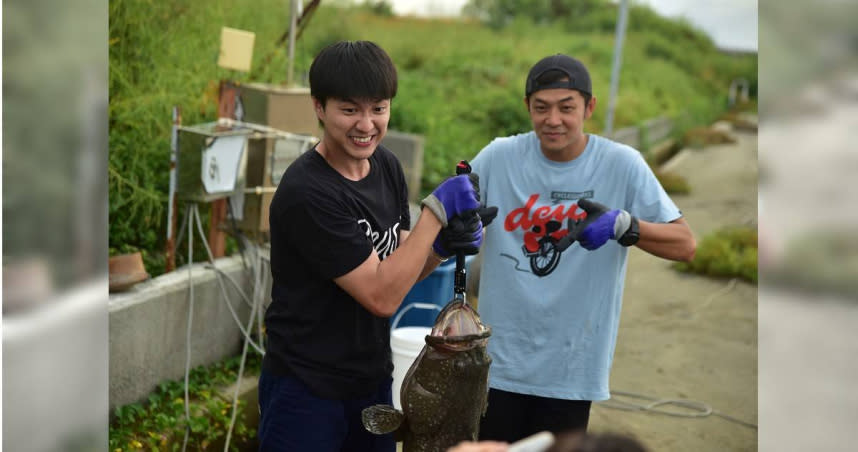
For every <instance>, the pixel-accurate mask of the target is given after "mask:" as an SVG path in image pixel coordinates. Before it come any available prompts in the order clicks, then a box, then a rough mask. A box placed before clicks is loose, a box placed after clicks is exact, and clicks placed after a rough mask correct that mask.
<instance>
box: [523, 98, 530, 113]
mask: <svg viewBox="0 0 858 452" xmlns="http://www.w3.org/2000/svg"><path fill="white" fill-rule="evenodd" d="M524 108H526V109H527V111H528V112H530V99H529V98H528V97H527V96H524Z"/></svg>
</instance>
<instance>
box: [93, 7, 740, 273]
mask: <svg viewBox="0 0 858 452" xmlns="http://www.w3.org/2000/svg"><path fill="white" fill-rule="evenodd" d="M251 5H252V6H251ZM612 8H614V7H611V6H605V7H603V9H601V10H600V11H598V12H596V13H593V17H592V20H588V18H577V19H576V21H575V24H570V23H568V22H567V23H563V22H562V21H557V22H555V23H552V24H540V25H535V24H534V23H533V22H531V21H530V20H529V19H524V18H516V19H513V20H512V21H511V22H510V23H508V24H506V26H505V27H503V28H497V27H495V28H490V27H488V26H484V25H482V24H481V23H479V22H477V21H471V20H450V19H446V20H422V19H416V18H396V17H387V16H384V15H374V14H373V13H372V12H371V10H370V9H369V8H366V7H363V8H361V7H355V8H352V9H340V8H337V7H333V6H323V7H322V8H320V9H319V10H318V11H317V12H316V14H315V15H314V16H313V18H312V20H311V21H310V24H309V27H308V28H307V29H306V30H305V32H304V34H303V35H302V36H301V39H300V40H299V42H298V44H297V46H296V51H297V57H296V62H295V69H296V80H297V81H298V82H299V83H301V82H302V81H304V80H306V77H305V75H304V74H306V71H307V69H308V67H309V65H310V62H311V61H312V58H313V56H314V55H315V54H316V53H317V52H318V51H319V50H320V49H321V48H322V47H324V46H325V45H327V44H329V43H331V42H334V41H336V40H340V39H368V40H373V41H376V42H378V43H379V44H380V45H381V46H382V47H384V48H385V49H386V50H387V51H388V52H389V53H390V55H391V57H392V58H393V60H394V62H395V63H396V64H397V68H398V70H399V76H400V89H399V94H398V95H397V97H396V99H395V100H394V104H393V105H394V106H393V109H392V119H391V128H393V129H397V130H402V131H406V132H413V133H419V134H423V135H425V161H424V174H423V188H424V189H428V188H430V187H433V186H434V185H435V184H437V183H438V182H439V181H440V180H442V178H443V177H445V176H446V175H447V174H449V173H450V169H451V168H452V165H453V164H454V163H455V161H457V160H459V159H462V158H471V157H473V156H474V155H475V154H476V153H477V152H478V151H479V150H480V149H481V148H482V147H483V146H485V145H486V144H487V143H488V142H489V141H490V140H491V139H492V138H493V137H495V136H499V135H507V134H512V133H516V132H520V131H526V130H528V129H529V127H530V123H529V119H528V116H527V113H526V111H525V109H524V105H523V103H522V100H521V98H522V96H523V85H524V78H525V76H526V73H527V70H528V69H529V68H530V66H531V65H532V64H533V63H534V62H535V61H537V60H538V59H539V58H541V57H543V56H545V55H549V54H552V53H556V52H565V53H569V54H571V55H574V56H576V57H577V58H579V59H581V60H582V61H583V62H584V63H585V64H587V65H588V66H589V67H590V70H591V75H592V78H593V89H594V91H595V94H596V96H597V98H598V100H599V103H598V105H597V109H596V113H595V116H594V118H593V119H592V120H591V121H589V123H588V125H587V127H588V128H589V130H590V131H592V132H599V131H601V129H602V127H603V122H604V115H605V111H606V107H607V102H608V90H609V82H610V73H611V60H612V53H613V46H614V43H613V39H614V38H613V27H614V25H613V23H614V22H613V20H614V17H615V12H614V10H613V9H612ZM576 24H577V25H576ZM581 24H586V26H581ZM221 26H229V27H233V28H239V29H244V30H249V31H253V32H255V33H256V44H255V49H254V58H253V69H252V71H251V73H249V74H243V73H237V72H233V71H229V70H224V69H220V68H218V67H217V65H216V60H217V54H218V49H219V45H220V43H219V36H220V27H221ZM287 26H288V15H287V13H286V11H285V6H284V3H283V2H282V1H281V0H256V1H254V2H252V3H250V2H242V1H237V0H207V1H202V0H176V1H172V2H158V1H151V0H112V1H111V2H110V47H109V49H110V95H111V98H110V162H109V165H110V168H109V170H110V214H111V219H110V246H111V248H114V249H122V248H127V247H129V246H132V247H136V248H140V249H143V250H144V251H146V252H147V266H148V267H149V268H150V272H153V273H155V274H157V273H158V268H157V267H158V265H160V260H161V257H160V256H159V254H160V250H161V249H163V237H164V228H165V221H164V220H165V216H166V213H165V211H166V209H165V206H166V199H167V190H168V181H169V177H168V164H169V149H170V146H169V139H170V124H171V119H170V108H171V106H172V105H179V106H180V107H181V108H182V110H183V123H185V124H194V123H200V122H205V121H212V120H214V119H216V118H215V116H216V114H215V113H216V103H217V82H218V80H220V79H234V80H238V81H261V82H268V83H284V82H285V80H286V67H287V62H286V50H285V48H283V47H280V48H275V46H274V44H275V42H276V40H277V38H278V37H279V36H280V35H281V34H282V33H283V32H284V31H285V30H286V27H287ZM756 63H757V59H756V56H742V57H736V56H728V55H725V54H722V53H720V52H718V51H717V49H715V47H714V45H713V44H712V43H711V41H709V40H708V38H706V37H705V36H703V35H702V34H701V33H700V32H699V31H697V30H694V29H692V28H691V27H689V26H688V25H687V24H684V23H681V22H673V21H668V20H666V19H662V18H660V17H658V16H656V15H655V14H654V13H652V11H650V10H648V9H645V8H641V7H636V8H635V9H634V10H633V11H632V14H631V16H630V21H629V30H628V32H627V34H626V42H625V49H624V55H623V69H622V72H621V81H620V93H619V98H618V101H617V109H616V112H615V123H614V126H615V129H616V128H620V127H624V126H628V125H636V124H639V123H640V122H642V121H644V120H646V119H649V118H653V117H656V116H662V115H667V116H672V117H677V118H680V117H683V118H686V119H685V120H684V121H686V122H685V123H687V124H688V125H691V124H693V123H695V122H696V123H705V122H706V121H708V120H710V119H712V118H713V117H714V116H715V115H717V114H718V113H720V111H721V110H723V109H724V108H725V107H726V98H727V88H728V86H729V84H730V81H731V80H732V79H733V78H735V77H739V76H741V77H744V78H746V79H748V80H750V81H751V85H752V87H753V88H754V93H755V92H756V80H757V78H756ZM153 267H154V268H153Z"/></svg>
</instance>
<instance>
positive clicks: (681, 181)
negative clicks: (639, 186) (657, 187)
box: [655, 170, 691, 195]
mask: <svg viewBox="0 0 858 452" xmlns="http://www.w3.org/2000/svg"><path fill="white" fill-rule="evenodd" d="M655 177H657V178H658V181H659V183H661V186H662V187H664V191H666V192H668V193H669V194H671V195H687V194H689V193H691V186H690V185H688V180H687V179H686V178H685V177H683V176H681V175H679V174H676V173H674V172H670V171H660V170H656V171H655Z"/></svg>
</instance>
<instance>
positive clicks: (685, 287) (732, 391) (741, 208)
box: [590, 131, 758, 451]
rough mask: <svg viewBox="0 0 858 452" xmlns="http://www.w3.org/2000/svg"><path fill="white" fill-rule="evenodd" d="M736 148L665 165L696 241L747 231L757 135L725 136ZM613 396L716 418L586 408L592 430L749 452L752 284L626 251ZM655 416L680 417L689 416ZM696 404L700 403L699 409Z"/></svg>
mask: <svg viewBox="0 0 858 452" xmlns="http://www.w3.org/2000/svg"><path fill="white" fill-rule="evenodd" d="M733 134H734V135H735V136H736V138H737V139H738V142H737V143H735V144H725V145H715V146H708V147H706V148H705V149H702V150H685V151H683V152H682V153H680V154H679V155H678V156H677V157H675V158H674V159H673V160H671V162H669V163H668V165H667V166H668V168H669V169H671V170H672V171H676V172H678V173H680V174H682V175H684V176H685V177H686V178H687V179H688V181H689V183H690V184H691V187H692V192H691V194H690V195H686V196H674V197H673V199H674V201H675V202H676V203H677V205H678V206H679V207H680V209H682V211H683V214H684V215H685V217H686V219H687V220H688V222H689V223H690V224H691V227H692V229H693V230H694V232H695V235H696V237H697V239H698V241H699V240H701V239H702V238H703V237H704V236H705V235H706V234H707V233H709V232H711V231H713V230H715V229H718V228H720V227H723V226H728V225H741V224H745V225H756V219H757V180H758V178H757V135H756V133H752V132H739V131H734V132H733ZM611 390H612V392H613V393H614V394H615V396H614V401H624V402H632V403H638V404H641V403H642V404H646V403H649V402H650V401H651V400H643V399H635V398H632V397H628V396H622V397H619V396H618V395H617V393H618V392H619V391H622V392H627V393H634V394H639V395H641V396H646V397H650V398H653V399H687V400H693V401H696V402H700V403H702V404H705V406H706V407H709V408H711V409H712V410H714V411H715V413H720V414H723V415H725V416H729V417H731V418H733V419H735V420H736V421H731V420H728V419H726V418H725V417H722V416H719V415H718V414H712V415H709V416H705V417H698V418H690V417H677V416H670V415H664V414H658V413H652V412H643V411H624V410H618V409H614V408H609V407H608V406H607V404H595V405H594V408H593V410H592V415H591V423H590V425H591V429H592V430H593V431H615V432H621V433H627V434H632V435H635V436H637V437H638V438H640V439H641V440H642V441H643V442H644V443H645V444H646V445H647V446H648V447H649V448H650V450H653V451H752V450H757V429H756V428H753V427H749V426H747V425H743V424H742V423H740V422H737V421H742V422H746V423H750V424H757V286H755V285H751V284H747V283H744V282H739V281H732V280H717V279H711V278H707V277H702V276H693V275H687V274H681V273H678V272H676V271H674V270H672V269H671V268H670V263H669V262H667V261H664V260H662V259H659V258H656V257H653V256H651V255H649V254H647V253H645V252H643V251H640V250H638V249H634V250H633V251H632V253H631V254H630V259H629V269H628V274H627V280H626V292H625V298H624V306H623V314H622V319H621V323H620V332H619V337H618V339H617V349H616V353H615V356H614V366H613V371H612V374H611ZM663 409H665V410H669V411H672V412H676V413H683V414H689V415H695V414H700V413H701V411H700V410H697V409H688V408H682V407H680V406H676V405H668V406H664V407H663ZM702 409H705V407H703V406H701V410H702Z"/></svg>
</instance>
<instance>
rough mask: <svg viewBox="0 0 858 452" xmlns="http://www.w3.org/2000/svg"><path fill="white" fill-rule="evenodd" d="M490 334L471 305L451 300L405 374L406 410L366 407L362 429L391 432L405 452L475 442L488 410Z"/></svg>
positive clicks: (431, 450) (437, 450)
mask: <svg viewBox="0 0 858 452" xmlns="http://www.w3.org/2000/svg"><path fill="white" fill-rule="evenodd" d="M490 335H491V328H490V327H488V326H486V325H484V324H483V323H482V322H481V321H480V318H479V315H478V314H477V312H476V311H475V310H474V309H473V308H472V307H470V306H469V305H468V304H467V303H465V302H464V300H463V299H461V300H460V299H453V301H451V302H450V303H448V304H447V306H445V307H444V309H443V310H442V311H441V313H440V314H439V315H438V318H437V320H436V322H435V326H434V327H433V328H432V331H431V333H430V334H429V335H427V336H426V339H425V340H426V345H424V346H423V349H422V350H421V351H420V354H419V355H418V356H417V358H416V359H415V360H414V363H413V364H412V365H411V367H410V368H409V369H408V372H407V373H406V374H405V378H404V380H403V382H402V388H401V390H400V400H401V402H402V411H399V410H397V409H395V408H394V407H392V406H390V405H374V406H371V407H369V408H366V409H365V410H364V411H363V413H362V420H363V425H364V427H365V428H366V429H367V430H369V431H370V432H372V433H375V434H379V435H381V434H386V433H391V432H393V433H394V437H395V438H396V440H397V441H402V442H403V447H402V449H403V452H444V451H446V450H447V449H448V448H450V447H452V446H455V445H456V444H458V443H459V442H461V441H476V440H477V435H478V433H479V427H480V417H481V416H482V415H483V414H485V410H486V407H487V400H486V399H487V396H488V377H489V365H490V364H491V362H492V359H491V357H490V356H489V354H488V353H487V352H486V343H487V341H488V338H489V336H490Z"/></svg>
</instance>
